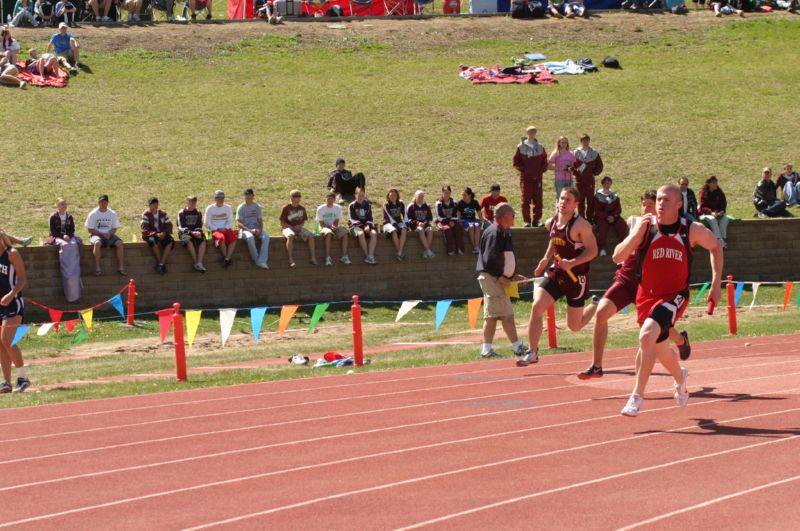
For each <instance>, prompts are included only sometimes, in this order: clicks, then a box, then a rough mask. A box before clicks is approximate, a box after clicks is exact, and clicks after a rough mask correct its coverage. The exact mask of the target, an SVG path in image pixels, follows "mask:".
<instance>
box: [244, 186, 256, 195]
mask: <svg viewBox="0 0 800 531" xmlns="http://www.w3.org/2000/svg"><path fill="white" fill-rule="evenodd" d="M242 193H243V194H244V195H256V194H255V192H253V189H252V188H245V189H244V191H243V192H242Z"/></svg>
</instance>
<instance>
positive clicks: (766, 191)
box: [753, 167, 788, 218]
mask: <svg viewBox="0 0 800 531" xmlns="http://www.w3.org/2000/svg"><path fill="white" fill-rule="evenodd" d="M753 204H754V205H755V206H756V210H757V212H756V215H757V216H758V217H760V218H778V217H784V216H786V215H788V212H786V203H784V202H783V201H781V200H780V199H778V195H777V187H776V186H775V183H774V182H772V168H770V167H766V168H764V169H763V170H761V180H760V181H758V184H756V189H755V190H753Z"/></svg>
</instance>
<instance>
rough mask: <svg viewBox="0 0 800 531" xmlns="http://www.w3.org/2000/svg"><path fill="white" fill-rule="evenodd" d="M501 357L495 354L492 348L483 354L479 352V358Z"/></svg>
mask: <svg viewBox="0 0 800 531" xmlns="http://www.w3.org/2000/svg"><path fill="white" fill-rule="evenodd" d="M502 357H503V356H501V355H500V354H498V353H497V352H495V350H494V349H493V348H490V349H489V350H487V351H485V352H481V358H502Z"/></svg>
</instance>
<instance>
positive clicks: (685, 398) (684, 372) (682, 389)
mask: <svg viewBox="0 0 800 531" xmlns="http://www.w3.org/2000/svg"><path fill="white" fill-rule="evenodd" d="M681 376H682V377H683V381H682V382H681V383H680V384H678V382H675V383H674V384H673V385H674V386H675V394H674V395H673V396H674V397H675V402H676V403H677V404H678V405H679V406H681V407H686V404H688V403H689V388H688V387H686V378H688V377H689V369H687V368H686V367H681Z"/></svg>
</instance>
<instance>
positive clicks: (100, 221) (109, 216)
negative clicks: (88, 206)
mask: <svg viewBox="0 0 800 531" xmlns="http://www.w3.org/2000/svg"><path fill="white" fill-rule="evenodd" d="M85 227H86V229H87V230H88V231H89V235H90V237H89V244H90V245H91V246H92V254H94V265H95V268H94V274H95V275H96V276H100V275H102V274H103V270H102V269H101V268H100V250H101V249H103V248H105V247H114V248H115V249H116V251H117V273H119V274H120V275H123V276H126V275H127V273H126V272H125V266H124V252H125V251H124V248H123V245H122V239H120V237H119V236H117V229H118V228H119V227H120V224H119V216H117V213H116V212H114V211H113V210H111V209H110V208H108V195H106V194H103V195H101V196H100V197H98V198H97V208H95V209H94V210H92V211H91V212H89V216H88V217H87V218H86V223H85Z"/></svg>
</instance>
